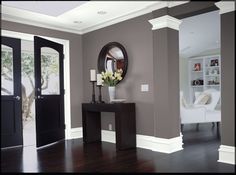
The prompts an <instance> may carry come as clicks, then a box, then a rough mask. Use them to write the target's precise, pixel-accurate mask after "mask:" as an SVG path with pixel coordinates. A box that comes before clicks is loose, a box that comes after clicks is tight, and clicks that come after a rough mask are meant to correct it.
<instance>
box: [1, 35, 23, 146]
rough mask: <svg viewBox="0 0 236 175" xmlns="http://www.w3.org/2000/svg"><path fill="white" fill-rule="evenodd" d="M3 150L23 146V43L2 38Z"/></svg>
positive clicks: (13, 39) (18, 40)
mask: <svg viewBox="0 0 236 175" xmlns="http://www.w3.org/2000/svg"><path fill="white" fill-rule="evenodd" d="M1 40H2V42H1V148H4V147H12V146H18V145H23V136H22V108H21V104H22V100H21V41H20V39H15V38H9V37H1Z"/></svg>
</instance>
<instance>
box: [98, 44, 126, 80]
mask: <svg viewBox="0 0 236 175" xmlns="http://www.w3.org/2000/svg"><path fill="white" fill-rule="evenodd" d="M127 67H128V56H127V53H126V50H125V48H124V47H123V46H122V45H121V44H120V43H117V42H111V43H108V44H106V45H105V46H104V47H103V48H102V50H101V52H100V53H99V56H98V71H99V73H101V72H102V71H104V72H105V71H110V72H113V73H114V72H115V71H116V70H118V69H122V71H123V73H122V75H121V76H122V80H123V79H124V76H125V74H126V71H127ZM122 80H121V81H122Z"/></svg>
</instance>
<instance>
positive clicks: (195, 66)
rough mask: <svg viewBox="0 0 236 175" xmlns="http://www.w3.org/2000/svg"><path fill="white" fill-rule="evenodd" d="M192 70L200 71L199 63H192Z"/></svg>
mask: <svg viewBox="0 0 236 175" xmlns="http://www.w3.org/2000/svg"><path fill="white" fill-rule="evenodd" d="M194 71H201V63H195V64H194Z"/></svg>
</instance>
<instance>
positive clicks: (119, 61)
mask: <svg viewBox="0 0 236 175" xmlns="http://www.w3.org/2000/svg"><path fill="white" fill-rule="evenodd" d="M104 66H105V67H106V70H108V71H111V72H113V73H114V72H115V71H116V70H117V69H122V70H123V69H124V55H123V53H122V50H121V49H119V48H118V47H113V48H111V49H110V50H108V52H107V55H106V61H105V65H104Z"/></svg>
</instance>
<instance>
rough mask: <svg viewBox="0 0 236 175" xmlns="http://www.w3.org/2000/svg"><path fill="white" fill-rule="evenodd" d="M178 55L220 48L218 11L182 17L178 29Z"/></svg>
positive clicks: (186, 56) (195, 54)
mask: <svg viewBox="0 0 236 175" xmlns="http://www.w3.org/2000/svg"><path fill="white" fill-rule="evenodd" d="M179 48H180V56H181V57H183V58H188V57H194V56H198V55H202V54H204V53H207V52H209V53H210V52H212V51H213V52H214V51H217V50H219V49H220V15H219V11H213V12H209V13H204V14H201V15H197V16H193V17H189V18H185V19H183V21H182V23H181V25H180V30H179Z"/></svg>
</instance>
